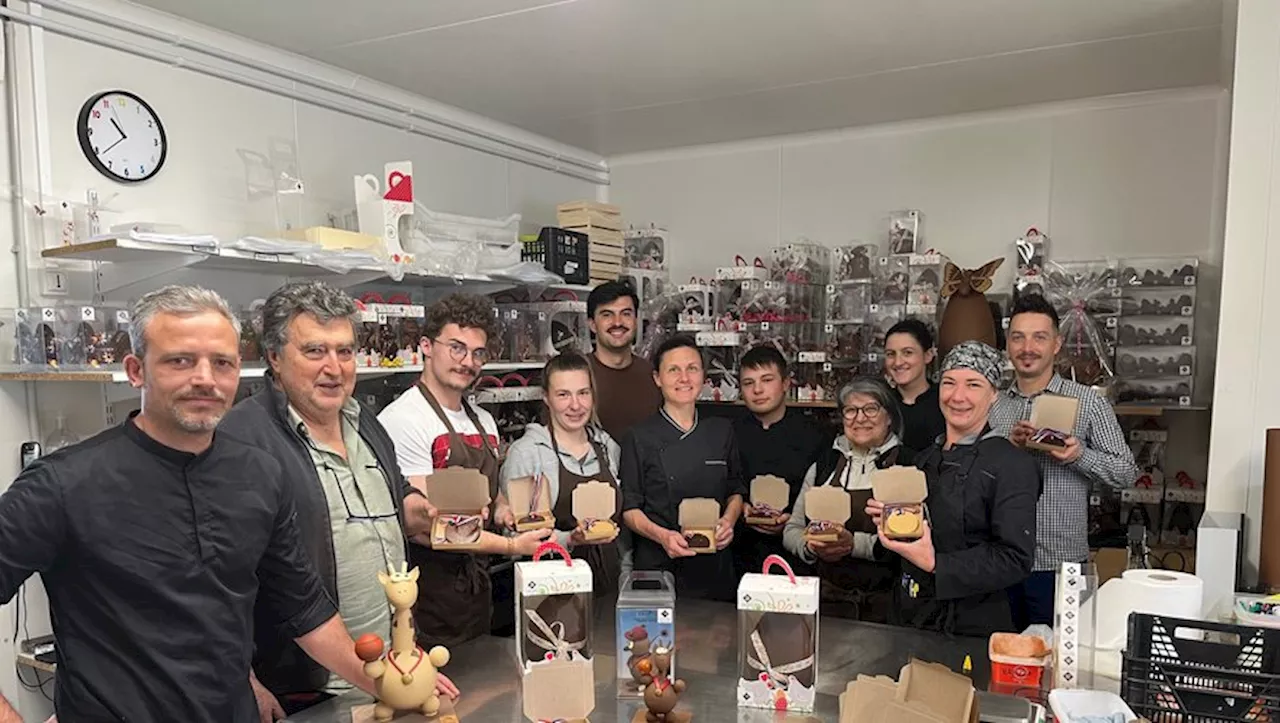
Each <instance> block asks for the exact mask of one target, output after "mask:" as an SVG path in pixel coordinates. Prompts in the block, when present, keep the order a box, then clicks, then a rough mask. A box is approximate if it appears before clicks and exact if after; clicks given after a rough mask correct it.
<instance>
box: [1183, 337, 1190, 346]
mask: <svg viewBox="0 0 1280 723" xmlns="http://www.w3.org/2000/svg"><path fill="white" fill-rule="evenodd" d="M1182 345H1183V346H1191V337H1189V336H1184V337H1182Z"/></svg>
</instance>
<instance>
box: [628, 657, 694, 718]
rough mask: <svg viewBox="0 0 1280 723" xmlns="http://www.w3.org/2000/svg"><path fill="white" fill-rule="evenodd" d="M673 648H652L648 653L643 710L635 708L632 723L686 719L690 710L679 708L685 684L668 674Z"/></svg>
mask: <svg viewBox="0 0 1280 723" xmlns="http://www.w3.org/2000/svg"><path fill="white" fill-rule="evenodd" d="M674 652H675V649H674V648H655V649H654V650H653V653H652V655H651V656H650V658H649V659H650V662H651V664H652V667H651V669H650V672H649V673H647V674H645V675H644V677H643V678H642V682H644V710H639V711H636V715H635V717H634V718H633V719H632V723H642V722H643V723H688V722H689V721H691V720H693V714H692V713H690V712H689V711H687V710H679V709H677V707H676V706H678V705H679V704H680V696H682V695H684V692H685V690H686V689H687V686H686V685H685V682H684V681H683V680H679V679H673V678H672V677H671V656H672V654H673V653H674Z"/></svg>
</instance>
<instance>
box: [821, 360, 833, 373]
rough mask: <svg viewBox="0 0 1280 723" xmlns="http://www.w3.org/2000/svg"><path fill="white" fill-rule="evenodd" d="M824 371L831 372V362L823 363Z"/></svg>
mask: <svg viewBox="0 0 1280 723" xmlns="http://www.w3.org/2000/svg"><path fill="white" fill-rule="evenodd" d="M822 371H824V372H829V371H831V362H827V363H825V364H823V365H822Z"/></svg>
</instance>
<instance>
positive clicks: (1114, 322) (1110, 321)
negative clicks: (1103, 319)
mask: <svg viewBox="0 0 1280 723" xmlns="http://www.w3.org/2000/svg"><path fill="white" fill-rule="evenodd" d="M1119 323H1120V320H1119V319H1117V318H1116V317H1114V316H1108V317H1107V328H1108V329H1114V328H1116V326H1118V325H1119Z"/></svg>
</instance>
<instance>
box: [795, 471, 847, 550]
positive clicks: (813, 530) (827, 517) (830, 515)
mask: <svg viewBox="0 0 1280 723" xmlns="http://www.w3.org/2000/svg"><path fill="white" fill-rule="evenodd" d="M849 515H850V508H849V493H848V492H845V491H844V490H843V489H841V488H839V487H832V486H830V485H822V486H821V487H814V488H812V489H810V490H809V491H808V492H805V493H804V516H805V517H806V518H807V519H808V521H809V524H808V526H807V527H805V530H804V539H806V540H812V541H814V542H835V541H836V540H838V539H840V530H842V529H844V523H845V522H847V521H848V520H849Z"/></svg>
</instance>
